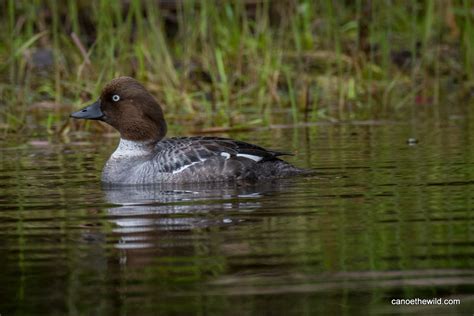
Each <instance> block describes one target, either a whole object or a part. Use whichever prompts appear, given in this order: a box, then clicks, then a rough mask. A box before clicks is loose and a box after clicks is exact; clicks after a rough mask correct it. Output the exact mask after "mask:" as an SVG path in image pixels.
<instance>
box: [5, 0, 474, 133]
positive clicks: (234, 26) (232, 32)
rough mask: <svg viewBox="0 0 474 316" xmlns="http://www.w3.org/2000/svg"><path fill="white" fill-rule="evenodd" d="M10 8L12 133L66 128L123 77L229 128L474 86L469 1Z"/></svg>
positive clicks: (368, 108) (393, 105) (368, 109)
mask: <svg viewBox="0 0 474 316" xmlns="http://www.w3.org/2000/svg"><path fill="white" fill-rule="evenodd" d="M0 8H1V10H0V17H1V19H0V26H1V27H2V29H3V30H4V32H1V33H0V38H1V40H0V127H1V128H2V129H5V130H18V129H20V128H22V127H24V126H25V125H26V123H27V121H28V125H29V126H32V125H33V126H36V125H37V126H39V127H41V128H43V129H45V130H47V131H50V132H58V131H61V132H66V131H67V130H68V129H69V127H70V126H69V124H72V123H71V122H69V121H67V120H65V117H66V115H65V113H67V112H69V111H70V110H71V109H72V108H75V107H79V106H80V105H82V104H83V103H84V102H87V101H90V100H92V99H93V98H95V97H96V96H97V94H98V92H99V91H100V89H101V87H102V86H103V84H104V83H105V82H106V81H108V80H110V79H111V78H113V77H116V76H119V75H131V76H134V77H136V78H137V79H139V80H141V81H143V82H145V84H146V85H147V87H148V88H149V89H150V90H152V91H153V92H154V93H155V95H156V96H157V97H158V98H159V99H160V100H161V102H162V103H163V104H164V107H165V108H166V113H167V114H168V116H170V117H171V118H172V119H174V120H183V121H191V122H192V123H193V124H194V125H196V126H200V127H209V126H221V127H225V128H237V127H249V126H250V127H251V126H253V125H255V124H258V125H265V124H267V125H268V124H272V123H275V122H281V121H283V122H290V123H291V122H297V121H303V120H305V121H317V120H319V119H331V120H343V119H352V118H381V117H391V116H394V115H399V114H400V113H403V112H406V111H412V110H413V108H414V107H416V106H419V105H432V107H430V108H433V109H436V105H437V104H439V103H440V100H441V98H443V96H444V95H445V94H446V93H445V92H446V91H447V92H450V93H451V94H452V93H453V91H456V92H455V93H456V94H457V97H459V96H460V97H463V96H465V95H468V92H469V91H470V89H472V84H473V73H474V30H473V28H474V26H473V18H474V16H473V11H472V5H471V3H470V1H469V0H459V1H454V0H452V1H436V0H425V1H408V2H398V1H391V0H387V1H363V0H358V1H354V2H352V1H350V2H344V1H330V0H325V1H312V0H299V1H290V0H288V1H269V0H252V1H250V0H247V1H213V0H196V1H191V0H190V1H139V0H130V1H107V0H99V1H74V0H68V1H64V2H59V1H55V0H51V1H14V0H6V1H3V2H2V3H1V4H0ZM453 87H456V88H457V89H453ZM38 109H39V110H41V111H37V110H38ZM45 109H46V110H47V111H44V110H45ZM38 112H39V114H38ZM43 113H46V116H45V115H44V114H43ZM29 117H33V119H32V120H27V119H28V118H29ZM32 122H33V123H32ZM76 128H88V125H80V126H76Z"/></svg>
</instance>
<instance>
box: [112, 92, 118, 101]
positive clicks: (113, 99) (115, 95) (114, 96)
mask: <svg viewBox="0 0 474 316" xmlns="http://www.w3.org/2000/svg"><path fill="white" fill-rule="evenodd" d="M118 100H120V96H119V95H118V94H114V95H113V96H112V101H114V102H117V101H118Z"/></svg>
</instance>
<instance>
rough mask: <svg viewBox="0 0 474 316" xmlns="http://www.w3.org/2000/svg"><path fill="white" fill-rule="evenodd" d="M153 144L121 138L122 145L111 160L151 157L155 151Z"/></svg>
mask: <svg viewBox="0 0 474 316" xmlns="http://www.w3.org/2000/svg"><path fill="white" fill-rule="evenodd" d="M152 148H153V145H152V142H149V141H133V140H127V139H124V138H120V143H119V145H118V147H117V149H115V151H114V153H113V154H112V156H111V157H110V158H112V159H118V158H130V157H137V156H145V155H149V154H150V153H151V152H152V151H153V149H152Z"/></svg>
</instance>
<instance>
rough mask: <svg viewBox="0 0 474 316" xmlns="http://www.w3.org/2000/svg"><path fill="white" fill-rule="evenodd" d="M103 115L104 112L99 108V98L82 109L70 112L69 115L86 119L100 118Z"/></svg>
mask: <svg viewBox="0 0 474 316" xmlns="http://www.w3.org/2000/svg"><path fill="white" fill-rule="evenodd" d="M103 116H104V113H102V111H101V110H100V100H97V101H96V102H94V103H92V104H91V105H89V106H86V107H85V108H83V109H82V110H79V111H77V112H74V113H72V114H71V117H73V118H76V119H86V120H100V119H101V118H102V117H103Z"/></svg>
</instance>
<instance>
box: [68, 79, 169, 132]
mask: <svg viewBox="0 0 474 316" xmlns="http://www.w3.org/2000/svg"><path fill="white" fill-rule="evenodd" d="M71 117H73V118H76V119H89V120H101V121H104V122H106V123H108V124H110V125H111V126H113V127H114V128H115V129H116V130H118V131H119V133H120V136H121V138H123V139H127V140H132V141H159V140H160V139H162V138H163V137H164V136H165V135H166V121H165V119H164V116H163V111H162V109H161V107H160V105H159V104H158V102H156V100H155V98H153V96H152V95H151V94H150V93H149V92H148V91H147V90H146V89H145V87H144V86H143V85H141V84H140V83H139V82H138V81H137V80H135V79H133V78H130V77H119V78H116V79H113V80H112V81H110V82H109V83H108V84H107V85H106V86H105V87H104V89H103V90H102V93H101V95H100V98H99V99H98V100H97V101H96V102H94V103H93V104H91V105H89V106H87V107H85V108H83V109H82V110H79V111H77V112H75V113H72V114H71Z"/></svg>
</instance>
